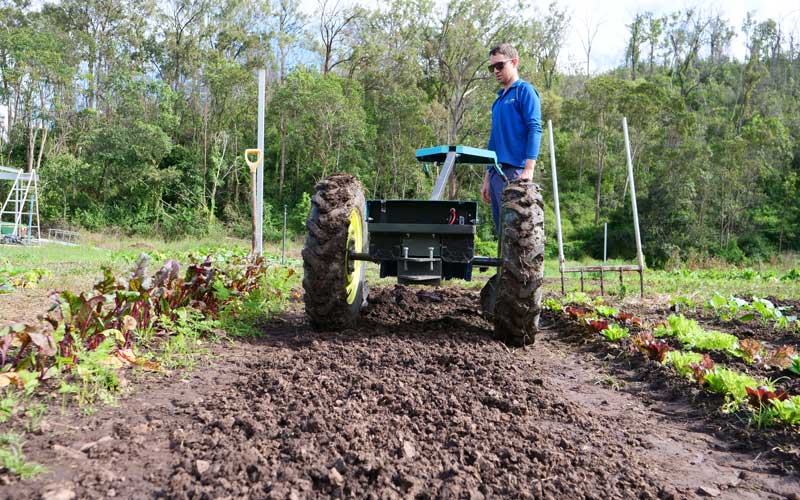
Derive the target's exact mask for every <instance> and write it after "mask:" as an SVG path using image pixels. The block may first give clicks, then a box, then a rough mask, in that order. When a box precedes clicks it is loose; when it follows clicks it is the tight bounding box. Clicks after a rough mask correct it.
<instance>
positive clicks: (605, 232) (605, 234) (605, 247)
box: [603, 222, 608, 264]
mask: <svg viewBox="0 0 800 500" xmlns="http://www.w3.org/2000/svg"><path fill="white" fill-rule="evenodd" d="M607 260H608V222H605V223H603V264H605V263H606V261H607Z"/></svg>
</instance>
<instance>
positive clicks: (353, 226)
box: [344, 208, 364, 304]
mask: <svg viewBox="0 0 800 500" xmlns="http://www.w3.org/2000/svg"><path fill="white" fill-rule="evenodd" d="M363 227H364V226H363V223H362V222H361V213H360V212H359V211H358V209H357V208H354V209H353V210H352V211H351V212H350V226H349V227H348V228H347V243H346V245H347V246H346V247H345V252H344V269H345V272H346V271H347V267H348V264H349V259H350V248H354V249H355V251H356V252H361V251H362V250H363V249H364V230H363ZM351 243H352V246H351ZM363 265H364V261H363V260H357V261H355V262H353V272H352V273H347V274H345V278H344V280H345V290H346V291H347V303H348V304H352V303H353V302H355V300H356V295H358V287H359V286H360V285H361V283H360V281H361V267H362V266H363Z"/></svg>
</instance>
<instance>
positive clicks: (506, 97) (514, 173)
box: [481, 43, 542, 236]
mask: <svg viewBox="0 0 800 500" xmlns="http://www.w3.org/2000/svg"><path fill="white" fill-rule="evenodd" d="M518 65H519V56H518V55H517V51H516V49H514V47H512V46H511V45H510V44H508V43H501V44H500V45H498V46H496V47H493V48H492V49H491V50H490V51H489V71H491V72H493V73H494V77H495V79H496V80H497V83H499V84H500V85H502V86H503V88H502V89H500V90H499V91H498V92H497V99H496V100H495V101H494V104H493V105H492V132H491V135H490V136H489V146H488V149H490V150H492V151H494V152H495V153H497V161H498V162H499V163H500V166H501V168H502V169H503V173H505V175H506V177H508V180H513V179H517V178H520V179H529V180H530V179H533V169H534V168H535V167H536V159H537V158H538V157H539V144H540V143H541V140H542V111H541V105H540V102H539V92H537V90H536V89H535V88H534V87H533V85H531V84H530V83H528V82H526V81H525V80H522V79H520V77H519V73H518V72H517V66H518ZM504 186H505V181H504V180H503V178H502V177H500V175H499V174H498V173H497V171H496V169H495V168H494V166H489V167H487V169H486V173H485V174H484V176H483V187H482V188H481V197H482V198H483V201H484V202H486V203H489V202H490V201H491V204H492V217H493V218H494V227H495V230H496V232H497V235H498V236H499V235H500V195H501V194H502V193H503V187H504Z"/></svg>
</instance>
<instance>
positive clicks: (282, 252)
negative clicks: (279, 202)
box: [281, 205, 286, 264]
mask: <svg viewBox="0 0 800 500" xmlns="http://www.w3.org/2000/svg"><path fill="white" fill-rule="evenodd" d="M285 258H286V205H283V244H282V245H281V264H283V261H284V259H285Z"/></svg>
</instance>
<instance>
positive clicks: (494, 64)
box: [489, 43, 519, 87]
mask: <svg viewBox="0 0 800 500" xmlns="http://www.w3.org/2000/svg"><path fill="white" fill-rule="evenodd" d="M518 64H519V56H518V55H517V49H515V48H514V47H513V46H511V44H510V43H501V44H500V45H497V46H495V47H492V49H491V50H489V71H491V72H493V73H494V77H495V79H497V83H499V84H500V85H502V86H503V87H508V86H509V85H511V84H512V83H514V82H515V81H516V80H517V78H519V75H518V74H517V65H518Z"/></svg>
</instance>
